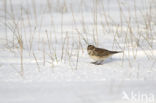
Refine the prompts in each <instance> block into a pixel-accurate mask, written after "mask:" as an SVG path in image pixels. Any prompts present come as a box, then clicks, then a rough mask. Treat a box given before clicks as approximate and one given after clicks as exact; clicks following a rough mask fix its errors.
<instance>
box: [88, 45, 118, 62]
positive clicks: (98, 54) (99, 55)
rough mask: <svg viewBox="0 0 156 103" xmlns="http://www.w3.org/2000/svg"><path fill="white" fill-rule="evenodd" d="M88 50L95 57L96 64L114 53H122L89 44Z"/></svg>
mask: <svg viewBox="0 0 156 103" xmlns="http://www.w3.org/2000/svg"><path fill="white" fill-rule="evenodd" d="M87 51H88V54H89V56H90V57H91V58H92V59H94V60H95V61H96V62H94V64H97V65H99V64H101V63H102V62H103V61H104V60H105V59H106V58H108V57H110V56H112V55H113V54H116V53H120V52H118V51H109V50H106V49H102V48H97V47H95V46H93V45H88V47H87Z"/></svg>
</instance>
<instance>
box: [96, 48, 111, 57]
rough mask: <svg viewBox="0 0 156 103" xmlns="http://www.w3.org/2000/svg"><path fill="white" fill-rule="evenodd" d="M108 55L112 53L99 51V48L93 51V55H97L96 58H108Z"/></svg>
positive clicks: (103, 50)
mask: <svg viewBox="0 0 156 103" xmlns="http://www.w3.org/2000/svg"><path fill="white" fill-rule="evenodd" d="M110 54H112V53H111V51H109V50H106V49H101V48H96V49H95V55H97V56H108V55H110Z"/></svg>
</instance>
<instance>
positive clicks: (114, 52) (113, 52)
mask: <svg viewBox="0 0 156 103" xmlns="http://www.w3.org/2000/svg"><path fill="white" fill-rule="evenodd" d="M116 53H123V51H112V54H116Z"/></svg>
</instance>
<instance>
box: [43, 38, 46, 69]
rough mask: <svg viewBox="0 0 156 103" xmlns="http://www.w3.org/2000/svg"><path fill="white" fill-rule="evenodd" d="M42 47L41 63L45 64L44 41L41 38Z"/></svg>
mask: <svg viewBox="0 0 156 103" xmlns="http://www.w3.org/2000/svg"><path fill="white" fill-rule="evenodd" d="M42 48H43V50H42V53H43V65H44V66H45V57H46V56H45V41H44V39H42Z"/></svg>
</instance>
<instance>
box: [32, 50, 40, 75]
mask: <svg viewBox="0 0 156 103" xmlns="http://www.w3.org/2000/svg"><path fill="white" fill-rule="evenodd" d="M33 57H34V59H35V61H36V64H37V67H38V69H37V70H38V72H40V65H39V63H38V61H37V58H36V56H35V54H34V53H33Z"/></svg>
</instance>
